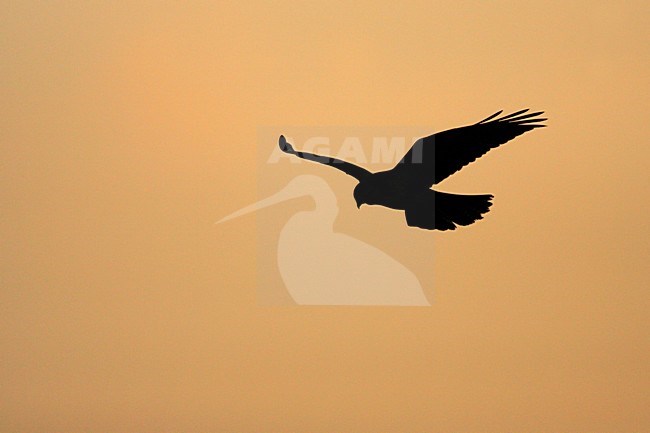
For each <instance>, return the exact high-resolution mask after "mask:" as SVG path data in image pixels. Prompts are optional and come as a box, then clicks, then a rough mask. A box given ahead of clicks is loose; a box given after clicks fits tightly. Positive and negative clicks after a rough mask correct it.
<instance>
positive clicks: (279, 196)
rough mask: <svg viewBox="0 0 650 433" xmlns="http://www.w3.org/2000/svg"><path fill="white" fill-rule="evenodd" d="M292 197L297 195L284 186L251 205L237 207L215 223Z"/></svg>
mask: <svg viewBox="0 0 650 433" xmlns="http://www.w3.org/2000/svg"><path fill="white" fill-rule="evenodd" d="M294 197H298V195H297V194H295V193H293V192H291V191H290V190H289V189H288V188H284V189H283V190H281V191H279V192H277V193H275V194H273V195H272V196H270V197H267V198H265V199H262V200H260V201H258V202H257V203H253V204H251V205H248V206H246V207H244V208H242V209H239V210H238V211H236V212H233V213H231V214H230V215H227V216H225V217H223V218H221V219H220V220H219V221H217V222H216V223H215V224H221V223H223V222H226V221H228V220H231V219H235V218H239V217H240V216H243V215H246V214H249V213H251V212H255V211H257V210H260V209H263V208H265V207H269V206H273V205H274V204H276V203H280V202H283V201H286V200H289V199H292V198H294Z"/></svg>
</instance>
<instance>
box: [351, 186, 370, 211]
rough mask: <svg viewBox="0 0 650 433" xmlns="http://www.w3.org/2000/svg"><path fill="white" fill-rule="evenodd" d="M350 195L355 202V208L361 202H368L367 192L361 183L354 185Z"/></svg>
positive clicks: (359, 205)
mask: <svg viewBox="0 0 650 433" xmlns="http://www.w3.org/2000/svg"><path fill="white" fill-rule="evenodd" d="M352 195H353V196H354V201H356V202H357V209H359V208H360V207H361V205H362V204H368V201H367V196H368V193H367V191H366V186H365V185H364V184H363V183H359V184H358V185H357V186H355V187H354V191H353V192H352Z"/></svg>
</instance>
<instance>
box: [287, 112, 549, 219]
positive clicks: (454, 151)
mask: <svg viewBox="0 0 650 433" xmlns="http://www.w3.org/2000/svg"><path fill="white" fill-rule="evenodd" d="M502 112H503V110H501V111H498V112H496V113H494V114H493V115H491V116H489V117H487V118H485V119H483V120H481V121H480V122H478V123H475V124H473V125H467V126H462V127H459V128H454V129H450V130H447V131H442V132H438V133H436V134H433V135H430V136H428V137H424V138H420V139H419V140H417V141H416V142H415V143H414V144H413V146H412V147H411V149H410V150H409V151H408V152H406V155H404V157H403V158H402V159H401V160H400V161H399V162H398V163H397V165H396V166H395V167H393V168H392V169H390V170H386V171H379V172H376V173H371V172H370V171H368V170H366V169H365V168H362V167H359V166H357V165H354V164H352V163H349V162H346V161H342V160H340V159H337V158H332V157H329V156H321V155H316V154H313V153H308V152H300V151H297V150H295V149H294V148H293V146H292V145H291V144H289V143H288V142H287V141H286V139H285V138H284V136H283V135H281V136H280V139H279V146H280V149H281V150H282V151H283V152H286V153H289V154H292V155H295V156H297V157H299V158H303V159H306V160H310V161H314V162H319V163H321V164H326V165H329V166H332V167H335V168H337V169H339V170H341V171H343V172H344V173H346V174H348V175H350V176H352V177H354V178H356V179H357V180H358V181H359V183H358V184H357V186H355V188H354V192H353V195H354V199H355V201H356V204H357V208H360V207H361V205H363V204H368V205H380V206H385V207H388V208H391V209H396V210H403V211H404V213H405V215H406V223H407V224H408V225H409V226H411V227H418V228H421V229H427V230H454V229H455V228H456V227H457V226H459V225H461V226H467V225H470V224H472V223H474V222H475V221H477V220H479V219H482V218H483V214H485V213H486V212H488V210H489V208H490V206H491V205H492V203H491V202H490V200H492V198H493V196H492V195H491V194H481V195H461V194H450V193H445V192H440V191H435V190H432V189H431V187H432V186H433V185H435V184H438V183H439V182H441V181H442V180H444V179H446V178H447V177H449V176H451V175H452V174H454V173H456V172H457V171H459V170H460V169H462V168H463V167H464V166H466V165H467V164H469V163H471V162H473V161H475V160H476V159H477V158H479V157H481V156H482V155H484V154H486V153H487V152H488V151H490V150H491V149H494V148H496V147H498V146H500V145H502V144H504V143H506V142H508V141H510V140H512V139H513V138H515V137H517V136H519V135H521V134H523V133H524V132H527V131H530V130H532V129H535V128H541V127H544V126H546V125H544V124H542V123H541V122H543V121H545V120H547V119H545V118H540V117H538V116H539V115H541V114H542V113H543V111H538V112H534V113H529V110H528V109H525V110H520V111H517V112H515V113H512V114H508V115H506V116H502V117H498V116H499V115H500V114H501V113H502Z"/></svg>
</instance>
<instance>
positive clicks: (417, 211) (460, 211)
mask: <svg viewBox="0 0 650 433" xmlns="http://www.w3.org/2000/svg"><path fill="white" fill-rule="evenodd" d="M490 200H492V196H491V195H489V194H484V195H459V194H449V193H445V192H439V191H433V190H430V191H427V192H426V193H425V194H422V195H421V196H419V197H418V198H417V199H414V200H413V201H412V202H411V203H410V204H409V205H408V206H407V207H406V223H407V224H408V225H409V226H411V227H419V228H422V229H427V230H454V229H455V228H456V226H458V225H461V226H467V225H470V224H472V223H473V222H475V221H477V220H480V219H481V218H483V214H485V213H486V212H488V211H489V208H490V206H492V203H491V202H490Z"/></svg>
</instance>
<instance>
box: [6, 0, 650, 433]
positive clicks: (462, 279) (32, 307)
mask: <svg viewBox="0 0 650 433" xmlns="http://www.w3.org/2000/svg"><path fill="white" fill-rule="evenodd" d="M190 3H191V4H185V3H177V4H164V5H163V4H161V3H159V2H145V1H141V2H122V3H120V4H117V3H115V4H114V3H109V2H104V3H99V2H93V3H90V2H58V3H55V2H49V3H43V2H29V1H22V2H11V3H6V4H4V5H3V6H2V7H0V21H1V25H0V34H1V35H2V37H0V50H1V52H2V59H3V61H2V68H0V83H1V86H0V89H1V92H2V98H1V99H0V100H1V101H2V102H0V110H1V111H0V119H2V120H0V122H1V127H0V138H1V140H2V146H1V147H0V151H1V152H2V157H1V158H0V161H2V163H1V164H2V170H0V177H1V179H0V195H1V202H2V218H0V236H1V238H2V240H3V247H2V250H1V251H2V261H1V262H0V281H1V282H2V290H1V291H0V300H1V302H0V337H1V338H0V353H2V363H0V389H2V392H1V393H0V402H1V404H0V431H2V432H20V433H29V432H38V433H45V432H59V431H60V432H66V433H75V432H84V433H88V432H102V433H108V432H116V433H117V432H119V433H125V432H138V433H141V432H145V433H146V432H152V433H153V432H156V433H157V432H161V431H174V432H183V433H189V432H241V433H245V432H260V431H264V432H314V433H316V432H335V431H336V432H340V431H345V432H404V431H409V432H432V431H440V432H482V433H490V432H494V433H503V432H507V431H513V432H514V431H516V432H549V433H550V432H567V433H571V432H575V433H582V432H590V433H598V432H603V433H612V432H640V431H644V430H647V429H649V428H650V417H649V416H648V414H647V407H648V406H650V398H649V395H648V389H650V377H649V374H648V368H647V365H649V364H650V347H649V345H648V341H650V339H649V337H650V335H649V329H650V327H649V326H648V325H649V324H648V319H647V310H648V307H649V306H650V305H649V304H650V303H649V296H648V287H649V286H650V278H649V277H650V274H649V272H648V270H647V261H648V256H649V254H650V241H649V238H648V235H649V234H650V230H649V228H648V215H649V214H650V201H649V200H648V197H649V193H650V191H649V183H648V174H647V168H648V164H647V161H648V158H649V157H650V151H649V150H648V146H647V145H648V143H649V139H650V137H649V135H648V128H647V126H646V123H647V113H648V112H649V110H648V109H649V108H650V107H649V106H648V101H649V100H650V98H649V97H648V96H649V95H648V80H647V75H648V69H649V68H648V66H649V64H648V62H649V60H648V59H649V57H648V46H649V42H650V41H649V40H648V32H647V28H649V27H650V23H648V17H649V16H650V14H649V13H648V12H650V11H649V10H648V6H647V4H646V2H641V1H630V2H625V4H624V5H623V4H620V5H619V4H617V3H616V2H604V1H573V2H560V1H553V2H528V3H526V4H522V3H521V2H514V1H501V2H490V3H488V2H470V1H467V2H452V1H442V2H436V3H435V4H431V2H420V1H416V2H408V3H407V4H403V5H398V4H396V3H395V2H384V1H373V2H370V1H361V2H355V3H354V5H350V4H348V3H347V2H339V1H336V2H333V1H327V2H325V1H315V2H288V1H276V2H264V3H262V2H247V3H246V4H239V3H240V2H225V1H223V2H190ZM525 107H531V108H533V109H543V110H546V112H547V115H548V117H549V121H548V124H549V127H548V128H545V129H543V130H539V131H534V132H533V133H530V134H526V135H524V136H522V137H519V138H518V139H517V140H515V141H514V142H512V143H510V144H508V145H506V146H504V147H503V148H500V149H498V150H496V151H493V152H491V153H490V154H489V155H487V156H485V157H483V158H482V159H481V160H480V162H478V163H476V164H473V165H472V166H470V167H468V168H466V169H464V170H463V171H462V172H461V173H458V174H456V175H455V176H453V177H452V178H450V179H448V180H446V181H445V182H444V183H442V184H441V185H440V189H441V190H444V191H453V192H458V193H491V194H494V196H495V200H494V206H493V207H492V210H491V211H490V213H489V214H487V215H486V218H485V219H484V220H483V221H480V222H479V223H477V224H475V225H473V226H470V227H467V228H463V229H462V230H457V231H456V232H454V233H430V232H424V231H420V230H414V229H409V228H407V227H406V226H405V224H404V221H403V217H402V216H401V215H398V214H396V213H394V212H390V211H383V210H381V209H378V208H368V207H364V208H362V209H361V210H356V208H355V207H354V203H353V200H352V196H351V192H352V188H353V186H354V183H353V182H351V180H350V178H347V177H344V176H343V175H341V174H340V173H338V172H336V171H335V170H331V169H329V168H328V167H322V166H317V165H314V164H311V165H308V164H300V165H299V166H297V167H294V169H292V170H294V171H292V172H289V171H283V172H282V173H283V174H282V175H278V185H277V188H276V185H274V184H267V183H264V184H263V187H264V188H265V189H266V190H268V192H273V191H276V190H279V189H280V188H281V187H282V186H284V183H282V182H285V181H286V179H287V178H288V176H289V174H290V173H294V172H295V173H305V174H314V175H317V176H320V177H322V178H323V179H325V180H326V181H327V182H328V183H329V184H330V186H331V187H332V188H333V190H334V191H335V192H336V194H337V196H338V198H339V206H340V214H339V219H338V220H337V222H336V225H335V228H336V230H337V231H340V232H343V233H347V234H349V235H352V236H355V237H357V238H359V239H361V240H363V241H364V242H367V243H369V244H371V245H374V246H376V247H378V248H381V249H382V250H384V251H386V252H387V253H389V254H390V255H392V256H393V257H395V258H396V259H398V260H399V261H400V262H402V263H404V264H405V265H407V266H408V267H409V268H410V269H411V270H413V272H415V273H416V274H417V275H418V277H419V278H420V281H421V283H422V285H423V287H425V288H426V290H428V292H427V293H428V294H429V295H431V297H432V300H433V306H432V307H431V308H419V309H409V308H405V309H401V308H358V307H344V308H341V307H339V308H336V307H297V306H287V307H272V308H269V307H263V306H259V305H258V302H257V297H256V285H257V284H258V278H257V276H256V269H257V261H256V257H258V255H259V253H260V249H261V248H262V249H263V248H264V246H263V245H258V244H257V237H256V234H255V233H256V227H257V228H259V226H260V225H259V223H260V221H266V220H267V219H268V221H270V222H272V224H271V223H270V224H271V225H272V226H273V227H274V228H275V229H279V227H281V226H280V225H279V224H281V221H285V220H286V219H287V218H288V217H290V216H291V215H292V214H293V213H295V212H296V211H299V210H305V209H309V206H310V204H309V202H308V200H306V199H301V200H295V201H293V202H290V203H286V204H283V205H279V206H276V207H275V208H272V209H267V210H265V211H264V212H265V213H260V214H258V216H257V218H256V217H253V216H250V217H246V218H242V219H240V220H236V221H232V222H229V223H228V225H218V226H215V225H213V222H214V221H216V220H217V219H219V218H221V217H222V216H224V215H226V214H229V213H230V212H232V211H234V210H236V209H238V208H240V207H243V206H245V205H247V204H249V203H252V202H254V201H255V200H257V199H258V198H259V195H258V183H260V182H261V181H262V179H267V178H263V177H262V174H263V173H262V171H261V169H260V167H259V166H258V164H257V158H258V157H257V153H258V151H262V150H260V146H262V147H263V146H264V143H260V142H259V139H258V131H259V128H262V127H271V128H277V133H286V134H291V133H292V131H291V130H290V126H291V125H294V126H300V125H309V126H318V125H350V126H376V127H381V126H390V125H400V126H417V127H421V126H422V125H431V129H432V131H431V132H433V131H435V130H438V129H445V128H451V127H455V126H460V125H463V124H467V123H470V122H475V121H478V120H481V119H483V118H484V117H486V116H487V115H489V114H491V113H493V112H494V111H496V110H498V109H502V108H503V109H505V110H509V111H515V110H517V109H519V108H525ZM284 125H287V126H286V127H285V126H284ZM275 145H276V142H275V141H271V140H270V139H269V143H268V146H269V147H271V146H275ZM369 168H372V167H369ZM267 169H268V167H267ZM283 170H284V168H283ZM282 176H285V177H284V178H282V179H283V180H282V182H280V181H279V179H280V178H281V177H282ZM264 182H266V181H264ZM378 228H381V230H379V229H378ZM276 233H277V232H276ZM262 252H263V251H262ZM270 278H275V279H276V280H277V276H275V277H270ZM276 282H277V281H276ZM644 407H645V408H646V409H643V408H644Z"/></svg>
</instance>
